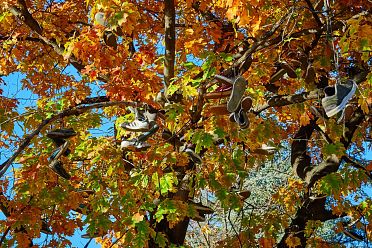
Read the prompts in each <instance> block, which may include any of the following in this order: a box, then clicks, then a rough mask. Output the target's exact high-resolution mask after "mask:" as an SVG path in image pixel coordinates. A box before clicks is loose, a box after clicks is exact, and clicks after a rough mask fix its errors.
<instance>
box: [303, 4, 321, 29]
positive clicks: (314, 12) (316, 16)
mask: <svg viewBox="0 0 372 248" xmlns="http://www.w3.org/2000/svg"><path fill="white" fill-rule="evenodd" d="M305 2H306V4H307V6H309V9H310V11H311V14H312V15H313V16H314V19H315V21H316V22H317V23H318V26H319V27H321V26H323V23H322V21H321V20H320V19H319V16H318V15H317V14H316V11H315V9H314V6H313V4H312V3H311V2H310V0H305Z"/></svg>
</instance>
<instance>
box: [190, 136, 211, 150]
mask: <svg viewBox="0 0 372 248" xmlns="http://www.w3.org/2000/svg"><path fill="white" fill-rule="evenodd" d="M192 142H193V143H194V144H196V148H195V152H196V153H199V152H200V151H201V149H202V148H203V147H205V148H209V147H211V146H212V145H213V135H211V134H209V133H206V132H204V131H202V130H198V131H196V132H195V133H194V134H193V136H192Z"/></svg>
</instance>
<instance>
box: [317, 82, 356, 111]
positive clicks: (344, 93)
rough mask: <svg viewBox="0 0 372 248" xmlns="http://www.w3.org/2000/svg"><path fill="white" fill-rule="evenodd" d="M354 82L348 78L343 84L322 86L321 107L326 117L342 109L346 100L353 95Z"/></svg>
mask: <svg viewBox="0 0 372 248" xmlns="http://www.w3.org/2000/svg"><path fill="white" fill-rule="evenodd" d="M355 90H356V84H355V82H354V81H353V80H348V81H347V82H346V83H344V84H336V85H334V86H327V87H325V88H324V93H325V97H324V98H323V99H322V105H323V108H324V110H325V112H326V114H327V116H328V117H331V116H334V115H336V114H337V113H338V112H340V111H343V110H344V108H345V107H346V104H347V102H348V101H349V100H350V99H351V98H352V97H353V95H354V93H355Z"/></svg>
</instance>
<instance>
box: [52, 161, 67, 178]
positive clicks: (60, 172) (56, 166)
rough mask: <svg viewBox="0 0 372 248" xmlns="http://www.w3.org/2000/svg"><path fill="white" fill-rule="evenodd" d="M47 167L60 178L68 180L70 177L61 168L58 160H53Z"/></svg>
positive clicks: (61, 165)
mask: <svg viewBox="0 0 372 248" xmlns="http://www.w3.org/2000/svg"><path fill="white" fill-rule="evenodd" d="M49 167H50V168H51V169H52V170H53V171H54V172H55V173H56V174H57V175H58V176H60V177H63V178H64V179H66V180H70V178H71V175H70V174H68V172H67V171H66V170H65V168H63V164H62V162H61V161H59V160H53V161H52V162H51V163H50V164H49Z"/></svg>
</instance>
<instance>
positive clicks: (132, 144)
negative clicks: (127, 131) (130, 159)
mask: <svg viewBox="0 0 372 248" xmlns="http://www.w3.org/2000/svg"><path fill="white" fill-rule="evenodd" d="M120 147H121V149H124V150H136V151H143V150H147V149H148V148H150V147H151V145H150V144H149V143H147V142H142V141H138V140H137V139H132V140H123V141H122V142H121V144H120Z"/></svg>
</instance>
